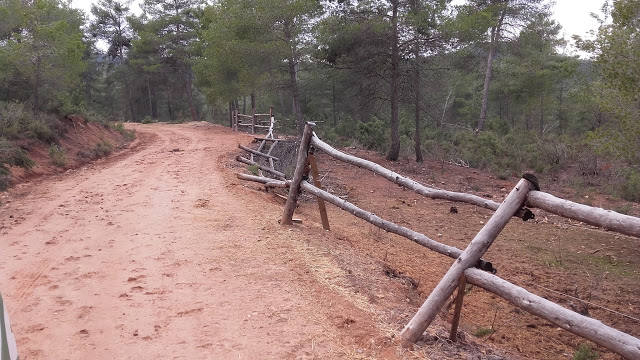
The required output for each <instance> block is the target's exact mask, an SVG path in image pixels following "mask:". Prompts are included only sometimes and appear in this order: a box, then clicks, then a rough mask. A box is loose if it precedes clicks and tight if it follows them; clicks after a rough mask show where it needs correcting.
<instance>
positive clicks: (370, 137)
mask: <svg viewBox="0 0 640 360" xmlns="http://www.w3.org/2000/svg"><path fill="white" fill-rule="evenodd" d="M385 129H386V125H385V123H384V122H383V121H382V120H380V119H378V118H374V119H373V120H371V121H369V122H366V123H363V122H359V123H358V127H357V129H356V140H357V141H358V142H359V143H360V144H361V145H362V146H364V147H365V148H367V149H371V150H378V151H384V150H385V149H386V145H387V142H386V138H387V137H386V130H385Z"/></svg>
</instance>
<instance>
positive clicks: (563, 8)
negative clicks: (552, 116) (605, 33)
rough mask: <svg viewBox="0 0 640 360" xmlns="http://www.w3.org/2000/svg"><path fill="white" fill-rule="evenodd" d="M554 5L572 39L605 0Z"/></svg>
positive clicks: (85, 4)
mask: <svg viewBox="0 0 640 360" xmlns="http://www.w3.org/2000/svg"><path fill="white" fill-rule="evenodd" d="M92 2H93V0H71V4H72V6H73V7H76V8H80V9H82V10H84V11H85V12H86V13H87V14H89V12H90V10H91V3H92ZM555 2H556V4H555V5H554V6H553V7H552V12H553V18H554V20H555V21H557V22H558V23H560V25H562V28H563V30H562V33H563V35H564V37H565V39H567V40H570V39H571V36H572V35H580V36H583V37H587V36H588V32H589V31H590V30H595V29H596V28H597V27H598V23H597V22H596V21H595V20H594V19H593V18H592V17H591V15H590V14H591V13H596V14H600V8H601V7H602V4H603V3H604V2H605V0H556V1H555ZM139 3H140V0H133V1H132V2H131V5H130V7H131V9H132V10H133V11H134V12H135V13H137V14H139V13H140V12H141V10H140V7H139V5H138V4H139ZM452 3H453V4H460V3H464V0H453V1H452Z"/></svg>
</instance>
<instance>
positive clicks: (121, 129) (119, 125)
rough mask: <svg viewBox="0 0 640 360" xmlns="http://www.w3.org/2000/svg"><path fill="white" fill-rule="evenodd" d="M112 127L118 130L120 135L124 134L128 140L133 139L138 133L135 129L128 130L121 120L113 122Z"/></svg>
mask: <svg viewBox="0 0 640 360" xmlns="http://www.w3.org/2000/svg"><path fill="white" fill-rule="evenodd" d="M111 128H112V129H113V130H115V131H117V132H119V133H120V135H122V137H124V139H125V140H127V141H133V139H135V138H136V133H135V131H133V130H127V129H125V127H124V124H123V123H121V122H118V123H115V124H113V123H112V124H111Z"/></svg>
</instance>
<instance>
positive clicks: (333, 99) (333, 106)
mask: <svg viewBox="0 0 640 360" xmlns="http://www.w3.org/2000/svg"><path fill="white" fill-rule="evenodd" d="M331 110H332V111H331V112H332V115H333V127H336V125H338V116H337V111H336V81H335V80H333V83H332V84H331Z"/></svg>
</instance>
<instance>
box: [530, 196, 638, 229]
mask: <svg viewBox="0 0 640 360" xmlns="http://www.w3.org/2000/svg"><path fill="white" fill-rule="evenodd" d="M527 205H528V206H530V207H535V208H538V209H542V210H545V211H548V212H550V213H553V214H556V215H560V216H562V217H566V218H570V219H573V220H578V221H582V222H583V223H586V224H589V225H594V226H599V227H602V228H604V229H607V230H613V231H616V232H619V233H621V234H625V235H630V236H635V237H640V218H637V217H634V216H629V215H624V214H620V213H617V212H615V211H612V210H605V209H602V208H597V207H593V206H588V205H583V204H579V203H575V202H572V201H569V200H565V199H560V198H558V197H555V196H553V195H551V194H548V193H545V192H541V191H531V192H530V193H529V195H528V196H527Z"/></svg>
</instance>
